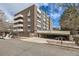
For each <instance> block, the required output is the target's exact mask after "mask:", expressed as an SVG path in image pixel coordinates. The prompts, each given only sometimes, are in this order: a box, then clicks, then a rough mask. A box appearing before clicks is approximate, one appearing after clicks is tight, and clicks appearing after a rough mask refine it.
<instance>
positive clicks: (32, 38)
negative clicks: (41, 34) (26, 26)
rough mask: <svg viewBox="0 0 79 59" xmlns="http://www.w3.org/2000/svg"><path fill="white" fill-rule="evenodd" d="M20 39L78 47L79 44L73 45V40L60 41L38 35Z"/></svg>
mask: <svg viewBox="0 0 79 59" xmlns="http://www.w3.org/2000/svg"><path fill="white" fill-rule="evenodd" d="M20 40H22V41H27V42H35V43H46V44H52V45H58V46H63V47H69V48H76V49H79V46H77V45H75V42H73V41H62V42H61V40H54V39H47V38H38V37H25V38H20Z"/></svg>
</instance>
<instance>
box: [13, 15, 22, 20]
mask: <svg viewBox="0 0 79 59" xmlns="http://www.w3.org/2000/svg"><path fill="white" fill-rule="evenodd" d="M18 17H23V15H21V14H19V15H16V16H15V17H14V19H16V18H18Z"/></svg>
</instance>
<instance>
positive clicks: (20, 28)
mask: <svg viewBox="0 0 79 59" xmlns="http://www.w3.org/2000/svg"><path fill="white" fill-rule="evenodd" d="M13 27H14V30H13V31H14V33H16V34H17V35H18V36H28V37H29V36H31V35H34V36H37V31H50V30H51V29H52V28H51V20H50V18H49V17H48V15H47V14H46V13H44V12H43V11H41V10H40V9H39V8H37V6H36V5H32V6H30V7H28V8H26V9H24V10H22V11H20V12H18V13H17V14H16V15H15V17H14V26H13Z"/></svg>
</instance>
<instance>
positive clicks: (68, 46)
mask: <svg viewBox="0 0 79 59" xmlns="http://www.w3.org/2000/svg"><path fill="white" fill-rule="evenodd" d="M47 42H48V41H47ZM47 44H50V45H56V46H61V47H67V48H74V49H79V46H76V45H75V44H74V45H66V44H64V43H62V44H61V43H51V42H48V43H47Z"/></svg>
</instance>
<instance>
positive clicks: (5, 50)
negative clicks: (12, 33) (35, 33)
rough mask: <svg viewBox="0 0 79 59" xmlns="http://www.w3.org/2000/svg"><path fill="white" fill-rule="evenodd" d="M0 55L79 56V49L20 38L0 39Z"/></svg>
mask: <svg viewBox="0 0 79 59" xmlns="http://www.w3.org/2000/svg"><path fill="white" fill-rule="evenodd" d="M0 56H79V50H78V49H72V48H66V47H60V46H55V45H48V44H43V43H34V42H27V41H22V40H0Z"/></svg>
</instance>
